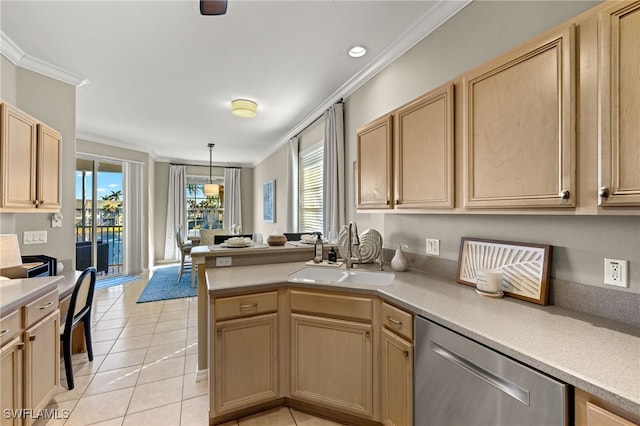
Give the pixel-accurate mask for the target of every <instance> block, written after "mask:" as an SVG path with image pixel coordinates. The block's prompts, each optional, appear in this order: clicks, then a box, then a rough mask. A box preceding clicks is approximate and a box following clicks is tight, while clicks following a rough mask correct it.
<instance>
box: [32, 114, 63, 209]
mask: <svg viewBox="0 0 640 426" xmlns="http://www.w3.org/2000/svg"><path fill="white" fill-rule="evenodd" d="M61 145H62V136H61V135H60V133H58V132H57V131H55V130H53V129H52V128H50V127H48V126H46V125H44V124H38V185H37V188H38V194H37V195H38V208H40V209H47V210H50V209H54V210H60V205H61V198H60V197H61V190H60V160H61V159H60V155H61V151H60V149H61Z"/></svg>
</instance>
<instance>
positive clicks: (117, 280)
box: [96, 275, 142, 290]
mask: <svg viewBox="0 0 640 426" xmlns="http://www.w3.org/2000/svg"><path fill="white" fill-rule="evenodd" d="M141 279H142V277H136V276H133V275H119V276H117V277H111V278H103V279H101V280H97V281H96V290H98V289H100V288H107V287H113V286H114V285H120V284H126V283H130V282H131V281H138V280H141Z"/></svg>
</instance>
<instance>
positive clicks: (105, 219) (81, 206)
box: [75, 157, 124, 276]
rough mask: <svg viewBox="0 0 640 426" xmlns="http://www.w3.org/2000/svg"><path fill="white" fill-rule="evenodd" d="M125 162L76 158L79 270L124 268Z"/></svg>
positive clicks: (113, 271) (116, 272)
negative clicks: (87, 268)
mask: <svg viewBox="0 0 640 426" xmlns="http://www.w3.org/2000/svg"><path fill="white" fill-rule="evenodd" d="M122 169H123V166H122V163H118V162H115V161H111V162H110V161H103V160H95V159H90V158H80V157H79V158H77V159H76V217H75V224H76V226H75V232H76V270H83V269H84V268H86V267H88V266H95V267H96V268H97V269H98V274H99V276H113V275H120V274H122V272H123V244H124V240H123V235H124V233H123V231H124V221H123V209H122V208H123V202H122V200H123V193H122V189H123V173H122Z"/></svg>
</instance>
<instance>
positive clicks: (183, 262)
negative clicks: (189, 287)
mask: <svg viewBox="0 0 640 426" xmlns="http://www.w3.org/2000/svg"><path fill="white" fill-rule="evenodd" d="M201 231H202V230H201ZM176 243H177V244H178V250H179V251H180V270H179V271H178V281H177V282H180V279H181V278H182V273H183V272H184V269H185V267H186V266H189V267H191V243H185V242H184V240H183V239H182V225H178V226H176ZM187 257H188V258H189V260H187Z"/></svg>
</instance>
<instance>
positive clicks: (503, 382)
mask: <svg viewBox="0 0 640 426" xmlns="http://www.w3.org/2000/svg"><path fill="white" fill-rule="evenodd" d="M430 343H431V344H432V345H433V347H432V348H431V350H432V351H434V352H435V353H437V354H438V355H440V356H441V357H443V358H444V359H446V360H448V361H451V362H452V363H454V364H456V365H457V366H459V367H462V368H464V369H465V370H467V371H468V372H469V373H471V374H473V375H474V376H476V377H478V378H479V379H481V380H484V381H485V382H487V383H488V384H490V385H491V386H493V387H495V388H496V389H498V390H500V391H502V392H504V393H506V394H507V395H509V396H510V397H512V398H514V399H516V400H518V401H520V402H522V403H523V404H524V405H526V406H529V391H528V390H525V389H522V388H521V387H520V386H518V385H516V384H515V383H513V382H510V381H508V380H507V379H505V378H503V377H499V376H496V375H495V374H493V373H492V372H490V371H487V370H485V369H484V368H482V367H480V366H479V365H477V364H474V363H473V362H471V361H470V360H468V359H466V358H464V357H462V356H461V355H458V354H457V353H455V352H453V351H451V350H449V349H447V348H445V347H444V346H440V345H439V344H437V343H436V342H434V341H431V342H430Z"/></svg>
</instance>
